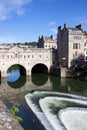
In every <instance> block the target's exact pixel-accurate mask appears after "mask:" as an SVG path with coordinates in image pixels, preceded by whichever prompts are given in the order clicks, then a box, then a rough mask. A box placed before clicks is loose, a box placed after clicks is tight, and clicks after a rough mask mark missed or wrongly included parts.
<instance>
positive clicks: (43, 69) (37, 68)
mask: <svg viewBox="0 0 87 130" xmlns="http://www.w3.org/2000/svg"><path fill="white" fill-rule="evenodd" d="M31 73H47V74H48V68H47V66H46V65H44V64H42V63H39V64H36V65H34V66H33V68H32V70H31Z"/></svg>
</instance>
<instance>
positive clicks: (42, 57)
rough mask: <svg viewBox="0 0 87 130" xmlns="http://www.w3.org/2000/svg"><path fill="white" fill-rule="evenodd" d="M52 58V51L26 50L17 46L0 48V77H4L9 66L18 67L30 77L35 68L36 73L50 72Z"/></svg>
mask: <svg viewBox="0 0 87 130" xmlns="http://www.w3.org/2000/svg"><path fill="white" fill-rule="evenodd" d="M53 62H54V57H53V51H52V49H44V48H28V47H24V46H18V45H13V46H12V45H11V46H7V45H2V46H0V72H1V77H6V76H7V72H8V69H9V68H10V67H11V66H14V65H18V66H20V69H21V71H22V72H23V70H24V73H26V75H31V73H32V71H33V70H35V68H36V69H37V70H38V71H41V70H42V71H44V72H46V73H49V72H50V67H51V66H52V65H53Z"/></svg>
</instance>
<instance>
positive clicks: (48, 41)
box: [37, 35, 57, 49]
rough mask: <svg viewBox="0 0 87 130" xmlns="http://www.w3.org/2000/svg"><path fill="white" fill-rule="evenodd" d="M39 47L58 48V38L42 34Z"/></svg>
mask: <svg viewBox="0 0 87 130" xmlns="http://www.w3.org/2000/svg"><path fill="white" fill-rule="evenodd" d="M37 47H38V48H44V49H49V48H54V49H57V40H55V39H53V36H52V35H51V36H50V37H48V36H41V37H39V39H38V45H37Z"/></svg>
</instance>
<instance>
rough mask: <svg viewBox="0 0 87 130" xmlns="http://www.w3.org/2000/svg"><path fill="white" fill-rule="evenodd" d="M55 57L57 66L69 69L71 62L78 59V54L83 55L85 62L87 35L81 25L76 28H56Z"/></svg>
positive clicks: (86, 57) (86, 56)
mask: <svg viewBox="0 0 87 130" xmlns="http://www.w3.org/2000/svg"><path fill="white" fill-rule="evenodd" d="M57 52H58V54H57V56H58V58H57V59H58V60H57V62H58V65H59V66H62V67H66V68H69V67H70V65H71V60H72V59H75V58H78V56H79V55H80V54H83V55H85V59H86V60H87V33H86V31H84V30H83V29H82V26H81V25H78V26H76V27H67V26H66V24H64V28H63V29H62V27H61V26H59V27H58V34H57Z"/></svg>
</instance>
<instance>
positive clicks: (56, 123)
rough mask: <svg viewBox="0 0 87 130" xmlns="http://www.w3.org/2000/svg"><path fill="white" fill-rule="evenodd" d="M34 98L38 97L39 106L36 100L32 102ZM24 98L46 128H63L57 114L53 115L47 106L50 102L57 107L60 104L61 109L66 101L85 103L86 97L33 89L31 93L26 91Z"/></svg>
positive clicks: (57, 129)
mask: <svg viewBox="0 0 87 130" xmlns="http://www.w3.org/2000/svg"><path fill="white" fill-rule="evenodd" d="M34 99H35V100H37V99H38V103H40V106H39V105H38V104H37V102H34ZM25 100H26V102H27V104H28V105H29V107H30V108H31V109H32V111H33V112H34V114H35V115H36V116H37V118H38V119H39V120H40V122H41V123H42V124H43V125H44V127H45V129H46V130H64V127H63V126H62V124H61V122H60V120H59V119H58V115H57V114H56V115H54V114H53V113H52V112H51V109H50V107H49V105H50V104H52V103H53V104H55V105H56V106H57V107H58V106H59V107H60V106H61V109H63V108H65V107H67V105H66V102H67V101H68V102H70V103H71V102H72V103H73V102H74V103H78V104H82V105H83V104H84V105H87V101H86V100H87V98H86V97H82V96H76V95H70V94H66V93H58V92H47V91H35V92H33V93H28V94H27V95H25ZM62 101H63V103H62ZM64 102H65V103H64ZM39 107H41V108H39ZM41 109H42V111H41ZM54 109H55V106H54ZM70 130H71V129H70Z"/></svg>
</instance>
